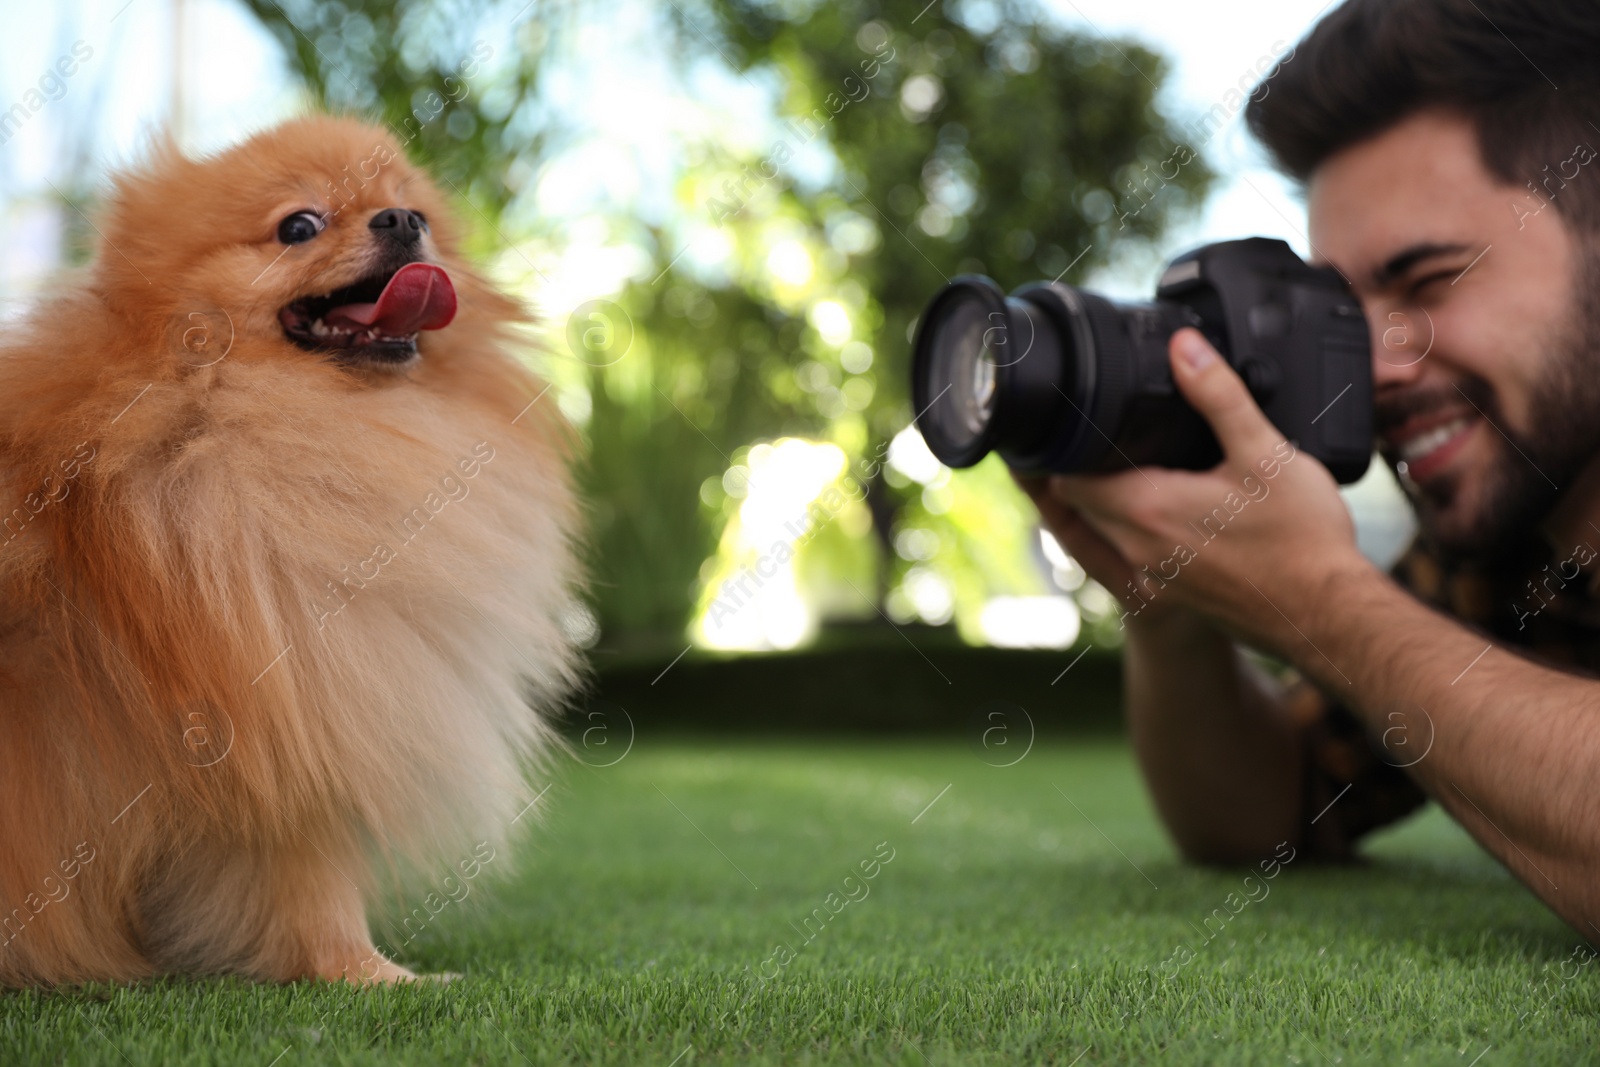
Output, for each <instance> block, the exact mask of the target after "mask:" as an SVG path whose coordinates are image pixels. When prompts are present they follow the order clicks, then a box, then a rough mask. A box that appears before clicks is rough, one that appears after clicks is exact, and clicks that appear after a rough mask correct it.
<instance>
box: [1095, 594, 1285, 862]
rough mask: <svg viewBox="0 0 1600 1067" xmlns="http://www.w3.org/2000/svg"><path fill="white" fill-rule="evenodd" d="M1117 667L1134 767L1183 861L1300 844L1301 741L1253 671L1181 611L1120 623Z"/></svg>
mask: <svg viewBox="0 0 1600 1067" xmlns="http://www.w3.org/2000/svg"><path fill="white" fill-rule="evenodd" d="M1123 671H1124V674H1125V676H1126V679H1127V682H1126V686H1125V688H1126V692H1127V716H1128V728H1129V732H1130V734H1131V735H1132V738H1133V748H1134V752H1135V753H1136V754H1137V756H1138V759H1139V767H1140V769H1141V770H1142V771H1143V772H1144V778H1145V781H1146V783H1147V784H1148V786H1149V789H1150V793H1151V796H1152V797H1153V798H1154V800H1155V804H1156V809H1157V810H1158V811H1159V812H1160V813H1161V818H1162V821H1164V822H1165V823H1166V824H1167V829H1168V830H1169V831H1170V832H1171V834H1172V837H1173V840H1174V841H1176V842H1177V844H1178V848H1179V849H1180V850H1181V851H1182V852H1183V854H1184V855H1185V856H1186V857H1188V858H1189V859H1191V860H1195V861H1198V862H1201V863H1252V862H1254V861H1256V860H1258V859H1260V858H1261V857H1263V856H1267V855H1271V854H1272V851H1273V849H1274V848H1276V847H1277V845H1278V844H1279V843H1280V842H1284V841H1293V842H1295V844H1296V847H1299V846H1300V844H1301V842H1299V841H1298V840H1297V838H1298V835H1299V833H1300V827H1301V822H1302V812H1301V805H1302V803H1303V798H1304V795H1305V794H1304V783H1303V781H1302V778H1303V775H1304V773H1305V745H1306V738H1305V737H1304V734H1303V730H1302V729H1301V728H1300V727H1299V726H1298V725H1297V724H1296V723H1294V722H1293V721H1292V720H1291V719H1290V717H1289V714H1288V712H1287V711H1286V710H1285V709H1284V708H1283V706H1282V704H1281V692H1280V687H1279V686H1278V685H1277V684H1276V683H1275V682H1274V681H1273V680H1272V679H1271V678H1269V677H1267V675H1266V673H1265V672H1264V671H1262V670H1260V669H1259V668H1257V667H1256V666H1255V665H1254V664H1252V663H1251V662H1250V661H1248V660H1247V659H1245V657H1244V656H1243V655H1242V654H1241V653H1240V652H1239V650H1238V649H1237V648H1236V647H1235V646H1234V644H1233V641H1232V640H1230V639H1229V638H1228V637H1227V635H1225V634H1223V633H1222V632H1221V631H1219V630H1218V629H1217V628H1216V627H1214V626H1212V625H1211V624H1209V623H1207V622H1206V621H1204V620H1203V619H1201V618H1199V617H1198V616H1194V615H1191V614H1189V613H1188V612H1171V613H1168V614H1166V615H1164V616H1162V617H1160V618H1159V619H1156V620H1152V621H1151V622H1149V623H1143V624H1135V625H1131V626H1130V627H1129V628H1128V643H1127V647H1126V649H1125V651H1124V658H1123Z"/></svg>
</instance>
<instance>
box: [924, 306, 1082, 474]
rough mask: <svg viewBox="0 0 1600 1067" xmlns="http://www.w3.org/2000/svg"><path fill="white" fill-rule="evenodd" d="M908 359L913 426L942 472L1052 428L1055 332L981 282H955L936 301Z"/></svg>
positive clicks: (1056, 399) (1056, 400)
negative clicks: (911, 358)
mask: <svg viewBox="0 0 1600 1067" xmlns="http://www.w3.org/2000/svg"><path fill="white" fill-rule="evenodd" d="M915 359H916V366H915V374H914V379H913V389H912V391H913V400H914V402H915V403H916V405H917V411H918V416H917V424H918V426H919V427H920V428H921V430H922V434H923V437H924V438H925V439H926V440H927V442H928V447H929V448H930V449H931V450H932V451H933V454H934V455H935V456H937V457H939V460H940V462H942V463H944V464H946V465H947V466H951V467H970V466H973V465H974V464H976V463H977V462H978V461H979V460H981V459H983V457H984V456H986V455H988V454H989V452H990V451H992V450H994V449H997V448H1000V449H1016V448H1023V447H1026V446H1027V445H1028V444H1029V443H1030V439H1031V438H1033V437H1036V436H1038V434H1039V433H1041V432H1049V431H1050V430H1051V429H1054V428H1055V427H1056V426H1057V425H1058V421H1057V419H1058V413H1057V411H1056V409H1057V408H1058V407H1061V406H1065V405H1064V403H1063V400H1064V397H1063V396H1062V394H1061V393H1060V389H1059V381H1060V377H1061V375H1060V370H1061V353H1060V342H1059V338H1058V336H1057V332H1056V330H1055V328H1054V326H1053V325H1052V324H1051V323H1050V322H1049V321H1048V320H1047V319H1046V317H1045V316H1044V315H1043V314H1042V313H1041V311H1040V310H1039V309H1038V308H1036V307H1034V306H1032V305H1030V304H1028V303H1027V302H1025V301H1022V300H1019V299H1016V298H1015V297H1011V298H1008V297H1007V296H1006V295H1005V293H1004V292H1003V291H1001V289H1000V288H999V286H997V285H995V283H994V282H992V281H990V280H989V279H988V278H979V277H964V278H958V279H956V280H955V281H954V282H953V283H951V284H950V286H948V287H947V288H946V289H945V290H944V291H943V292H942V293H940V294H939V296H938V297H937V298H936V299H935V300H934V302H933V305H932V306H931V307H930V308H929V309H928V313H927V314H926V315H925V316H923V320H922V323H921V325H920V327H919V328H918V331H917V339H916V356H915Z"/></svg>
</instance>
